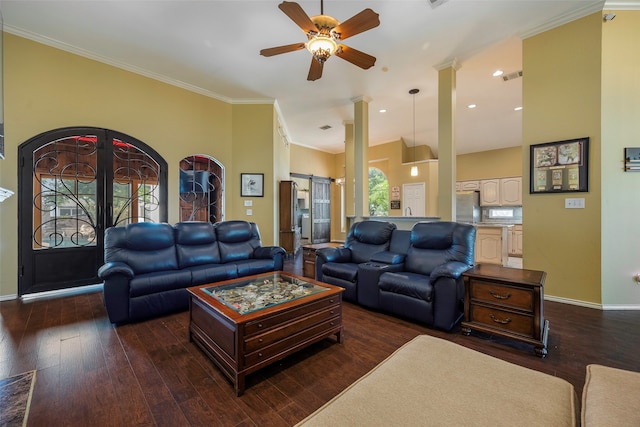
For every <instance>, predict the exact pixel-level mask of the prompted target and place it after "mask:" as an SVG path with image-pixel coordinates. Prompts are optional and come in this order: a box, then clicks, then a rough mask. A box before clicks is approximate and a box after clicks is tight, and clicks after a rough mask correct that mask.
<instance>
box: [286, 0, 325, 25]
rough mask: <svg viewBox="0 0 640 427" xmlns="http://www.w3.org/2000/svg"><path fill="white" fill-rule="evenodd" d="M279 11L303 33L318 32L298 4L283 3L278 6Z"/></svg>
mask: <svg viewBox="0 0 640 427" xmlns="http://www.w3.org/2000/svg"><path fill="white" fill-rule="evenodd" d="M278 8H280V10H281V11H283V12H284V14H285V15H287V16H288V17H289V18H290V19H291V20H292V21H293V22H295V23H296V24H297V25H298V27H300V28H302V31H304V32H305V33H308V32H314V33H317V32H318V27H316V24H314V23H313V21H312V20H311V18H309V15H307V13H306V12H305V11H304V10H303V9H302V6H300V5H299V4H298V3H295V2H292V1H283V2H282V3H280V4H279V5H278Z"/></svg>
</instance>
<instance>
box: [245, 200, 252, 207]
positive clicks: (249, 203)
mask: <svg viewBox="0 0 640 427" xmlns="http://www.w3.org/2000/svg"><path fill="white" fill-rule="evenodd" d="M244 205H245V206H253V200H245V201H244Z"/></svg>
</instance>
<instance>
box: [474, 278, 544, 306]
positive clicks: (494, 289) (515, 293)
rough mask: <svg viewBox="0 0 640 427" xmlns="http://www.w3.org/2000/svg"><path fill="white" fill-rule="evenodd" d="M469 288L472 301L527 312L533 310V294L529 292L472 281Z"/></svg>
mask: <svg viewBox="0 0 640 427" xmlns="http://www.w3.org/2000/svg"><path fill="white" fill-rule="evenodd" d="M470 286H471V298H473V299H477V300H481V301H486V302H491V303H493V304H499V305H501V306H509V307H515V308H521V309H523V310H527V311H532V310H533V292H531V291H530V290H527V289H522V288H516V287H512V286H505V285H500V284H496V283H489V282H482V281H479V280H474V281H472V282H471V284H470Z"/></svg>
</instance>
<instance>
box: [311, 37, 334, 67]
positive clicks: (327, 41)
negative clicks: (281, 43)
mask: <svg viewBox="0 0 640 427" xmlns="http://www.w3.org/2000/svg"><path fill="white" fill-rule="evenodd" d="M305 46H306V47H307V50H308V51H309V52H311V54H312V55H313V57H314V58H316V59H317V60H318V62H320V63H321V64H324V61H326V60H327V59H328V58H329V57H330V56H331V55H333V54H334V53H336V51H337V50H338V44H337V43H336V42H335V40H333V38H332V37H327V36H323V35H316V36H313V37H311V38H310V39H309V41H308V42H307V43H306V44H305Z"/></svg>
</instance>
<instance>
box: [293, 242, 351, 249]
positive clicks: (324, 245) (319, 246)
mask: <svg viewBox="0 0 640 427" xmlns="http://www.w3.org/2000/svg"><path fill="white" fill-rule="evenodd" d="M342 245H343V243H338V242H325V243H313V244H307V245H302V247H303V248H304V249H313V250H317V249H322V248H337V247H338V246H342Z"/></svg>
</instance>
